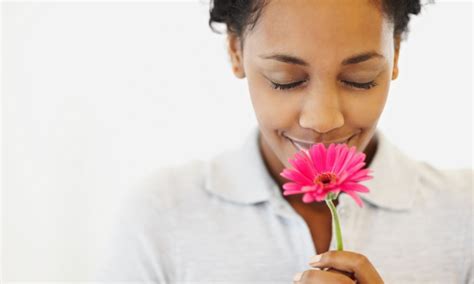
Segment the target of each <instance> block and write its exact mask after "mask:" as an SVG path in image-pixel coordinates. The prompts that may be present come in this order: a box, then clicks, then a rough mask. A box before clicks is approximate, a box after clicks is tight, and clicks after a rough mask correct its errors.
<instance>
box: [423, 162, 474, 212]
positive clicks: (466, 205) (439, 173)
mask: <svg viewBox="0 0 474 284" xmlns="http://www.w3.org/2000/svg"><path fill="white" fill-rule="evenodd" d="M417 169H418V181H419V184H418V187H419V193H420V195H421V197H422V198H423V199H424V201H425V202H433V203H443V204H444V205H445V206H448V207H449V206H450V205H453V206H455V208H456V210H458V209H465V210H470V208H472V205H473V198H472V194H473V186H472V181H473V178H474V171H473V170H472V169H468V168H461V169H441V168H439V167H435V166H433V165H431V164H429V163H427V162H424V161H419V162H418V163H417Z"/></svg>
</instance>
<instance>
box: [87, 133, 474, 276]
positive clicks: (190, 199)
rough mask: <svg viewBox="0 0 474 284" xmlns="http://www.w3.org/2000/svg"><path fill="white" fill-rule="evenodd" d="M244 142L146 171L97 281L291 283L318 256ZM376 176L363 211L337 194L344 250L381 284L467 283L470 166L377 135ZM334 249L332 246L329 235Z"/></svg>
mask: <svg viewBox="0 0 474 284" xmlns="http://www.w3.org/2000/svg"><path fill="white" fill-rule="evenodd" d="M258 135H259V132H258V127H256V126H255V127H254V128H253V129H252V131H251V132H250V133H248V134H247V136H246V138H245V141H244V143H242V145H241V147H239V148H236V149H234V150H233V151H228V152H221V153H220V154H218V155H216V156H215V157H213V158H212V159H210V160H208V161H207V160H206V161H202V160H193V161H190V162H188V163H185V164H182V165H180V166H175V167H169V168H164V169H162V170H160V171H159V172H158V173H156V175H153V176H150V177H149V178H148V179H146V180H144V181H143V183H141V184H140V185H139V186H137V187H136V188H134V190H133V191H131V194H129V195H128V196H127V198H126V199H124V200H123V202H122V206H121V210H120V216H118V219H117V222H116V225H115V227H114V230H113V232H112V233H111V235H110V241H109V242H107V243H108V246H107V247H106V248H105V249H104V252H103V258H102V260H101V261H100V265H99V266H98V267H97V270H96V275H95V276H96V279H97V281H111V282H115V281H128V282H136V283H217V282H219V283H292V279H293V275H294V274H296V273H297V272H300V271H303V270H306V269H309V266H308V264H307V263H308V261H309V259H310V257H311V256H312V255H315V254H317V252H316V251H315V250H314V245H313V243H312V238H311V233H310V231H309V228H308V226H307V225H306V223H305V221H304V220H303V218H302V217H301V216H300V215H298V213H297V212H296V211H295V210H294V209H293V208H292V207H291V206H290V204H289V203H288V202H287V201H286V200H285V199H284V198H283V197H282V196H281V194H280V189H279V187H278V185H277V184H276V183H275V182H274V181H273V179H272V178H271V177H270V175H269V173H268V171H267V170H266V168H265V166H264V163H263V160H262V157H261V155H260V152H259V149H258V140H257V139H258ZM375 135H378V138H379V146H378V149H377V152H376V154H375V156H374V158H373V160H372V163H371V165H370V168H371V169H373V171H374V173H373V176H374V178H373V179H371V180H368V181H363V182H362V183H363V184H364V185H366V186H368V187H369V188H370V189H371V192H370V193H366V194H361V195H360V196H361V198H362V199H363V200H364V203H365V205H364V207H363V208H359V207H357V205H356V204H355V202H354V201H353V200H352V199H351V198H350V197H349V196H347V195H345V194H342V195H341V196H340V201H339V205H338V206H337V210H338V212H339V214H340V219H341V226H342V233H343V238H344V247H345V249H346V250H350V251H356V252H359V253H362V254H364V255H365V256H367V257H368V258H369V260H370V261H371V262H372V263H373V265H374V266H375V267H376V269H377V270H378V272H379V273H380V274H381V275H382V277H383V279H384V280H385V283H473V282H474V280H473V279H474V278H473V277H474V276H473V264H472V254H473V250H472V228H473V219H472V207H473V189H472V177H473V171H472V170H470V169H466V170H449V171H447V170H439V169H436V168H434V167H432V166H430V165H428V164H426V163H425V162H421V161H414V160H412V159H410V158H409V157H407V156H406V155H404V154H403V153H402V152H401V151H400V150H399V149H398V148H397V147H396V146H395V145H393V144H391V143H390V142H389V141H388V140H387V138H386V137H385V136H384V135H383V133H382V132H381V131H380V130H377V131H376V133H375ZM330 249H331V250H333V249H335V238H332V241H331V244H330Z"/></svg>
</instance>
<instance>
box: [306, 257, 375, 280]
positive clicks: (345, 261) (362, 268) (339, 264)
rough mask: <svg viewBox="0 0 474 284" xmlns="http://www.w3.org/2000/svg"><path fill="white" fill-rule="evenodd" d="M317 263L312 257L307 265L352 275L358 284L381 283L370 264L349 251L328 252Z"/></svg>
mask: <svg viewBox="0 0 474 284" xmlns="http://www.w3.org/2000/svg"><path fill="white" fill-rule="evenodd" d="M318 256H320V259H319V261H314V260H317V257H314V258H313V260H312V261H310V263H309V265H310V266H312V267H320V268H321V267H332V268H335V269H337V270H343V271H347V272H350V273H353V274H354V277H355V278H356V279H357V280H358V281H359V283H383V281H382V278H381V277H380V275H379V274H378V272H377V270H376V269H375V268H374V267H373V265H372V263H370V261H369V260H368V259H367V257H365V256H364V255H362V254H359V253H356V252H351V251H328V252H325V253H322V254H320V255H318Z"/></svg>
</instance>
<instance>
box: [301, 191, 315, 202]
mask: <svg viewBox="0 0 474 284" xmlns="http://www.w3.org/2000/svg"><path fill="white" fill-rule="evenodd" d="M313 201H314V198H313V195H312V194H311V193H309V192H307V193H305V194H304V195H303V202H304V203H310V202H313Z"/></svg>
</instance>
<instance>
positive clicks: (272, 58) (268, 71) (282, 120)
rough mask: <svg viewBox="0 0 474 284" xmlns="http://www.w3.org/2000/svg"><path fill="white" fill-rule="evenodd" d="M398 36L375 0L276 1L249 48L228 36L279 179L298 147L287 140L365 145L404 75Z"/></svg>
mask: <svg viewBox="0 0 474 284" xmlns="http://www.w3.org/2000/svg"><path fill="white" fill-rule="evenodd" d="M399 42H400V41H399V39H398V38H396V39H395V38H394V37H393V25H392V24H391V22H390V21H389V20H388V19H387V18H385V16H384V14H383V13H382V11H381V10H380V9H379V8H378V7H377V6H376V3H375V2H374V1H373V0H358V1H356V0H351V1H347V0H341V1H336V0H317V1H316V0H307V1H303V0H297V1H288V0H283V1H277V0H272V1H269V2H268V4H267V5H266V6H265V7H264V9H263V11H262V13H261V15H260V18H259V20H258V22H257V24H256V26H255V28H254V29H253V30H252V31H251V32H249V33H248V34H247V35H246V36H245V40H244V45H243V49H240V42H239V39H238V38H237V37H234V36H232V35H229V37H228V44H229V53H230V56H231V60H232V65H233V71H234V74H235V75H236V76H237V77H239V78H244V77H246V78H247V80H248V88H249V93H250V95H251V101H252V105H253V108H254V110H255V114H256V118H257V120H258V123H259V128H260V133H261V136H260V138H261V140H260V141H259V144H260V147H261V150H262V153H263V155H264V158H265V160H266V163H267V165H268V166H269V167H270V170H271V172H272V174H273V176H274V177H276V178H277V179H278V180H279V181H280V183H283V182H284V181H283V180H282V178H281V177H280V176H279V172H281V170H282V169H283V167H288V166H289V163H288V158H290V157H292V156H293V155H294V154H295V153H296V152H297V151H299V149H298V148H297V146H295V145H294V144H293V143H292V141H291V140H289V139H293V141H301V142H306V143H318V142H322V143H325V144H326V146H327V145H329V143H331V142H340V143H347V144H348V145H349V146H356V147H357V149H358V150H359V151H366V148H368V147H367V145H369V142H371V139H372V137H373V134H374V131H375V129H376V125H377V122H378V119H379V117H380V115H381V113H382V110H383V108H384V105H385V101H386V99H387V95H388V91H389V86H390V81H391V80H393V79H395V78H396V77H397V74H398V69H397V61H398V48H397V46H399ZM281 85H282V86H281ZM303 146H304V147H308V146H309V145H306V144H303Z"/></svg>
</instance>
